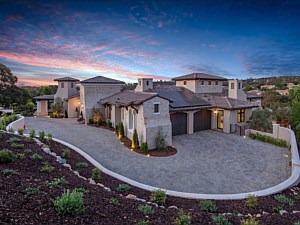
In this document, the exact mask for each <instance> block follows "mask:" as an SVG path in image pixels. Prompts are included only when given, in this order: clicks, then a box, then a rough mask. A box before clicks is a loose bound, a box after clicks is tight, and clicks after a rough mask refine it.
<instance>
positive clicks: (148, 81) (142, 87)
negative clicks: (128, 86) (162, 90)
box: [134, 78, 153, 92]
mask: <svg viewBox="0 0 300 225" xmlns="http://www.w3.org/2000/svg"><path fill="white" fill-rule="evenodd" d="M152 89H153V79H152V78H139V79H138V84H137V86H136V88H135V90H134V91H139V92H144V91H149V90H152Z"/></svg>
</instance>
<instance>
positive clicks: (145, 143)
mask: <svg viewBox="0 0 300 225" xmlns="http://www.w3.org/2000/svg"><path fill="white" fill-rule="evenodd" d="M141 150H142V151H143V152H146V153H147V152H148V144H147V142H144V143H142V145H141Z"/></svg>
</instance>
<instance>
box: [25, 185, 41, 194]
mask: <svg viewBox="0 0 300 225" xmlns="http://www.w3.org/2000/svg"><path fill="white" fill-rule="evenodd" d="M25 193H26V195H37V194H39V193H41V190H40V188H33V187H28V188H26V189H25Z"/></svg>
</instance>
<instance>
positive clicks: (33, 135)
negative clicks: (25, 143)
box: [29, 130, 35, 138]
mask: <svg viewBox="0 0 300 225" xmlns="http://www.w3.org/2000/svg"><path fill="white" fill-rule="evenodd" d="M29 137H31V138H35V130H31V131H30V133H29Z"/></svg>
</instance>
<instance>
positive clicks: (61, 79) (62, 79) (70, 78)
mask: <svg viewBox="0 0 300 225" xmlns="http://www.w3.org/2000/svg"><path fill="white" fill-rule="evenodd" d="M54 81H74V82H77V81H79V80H78V79H75V78H72V77H61V78H56V79H54Z"/></svg>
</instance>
